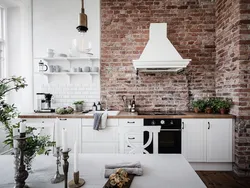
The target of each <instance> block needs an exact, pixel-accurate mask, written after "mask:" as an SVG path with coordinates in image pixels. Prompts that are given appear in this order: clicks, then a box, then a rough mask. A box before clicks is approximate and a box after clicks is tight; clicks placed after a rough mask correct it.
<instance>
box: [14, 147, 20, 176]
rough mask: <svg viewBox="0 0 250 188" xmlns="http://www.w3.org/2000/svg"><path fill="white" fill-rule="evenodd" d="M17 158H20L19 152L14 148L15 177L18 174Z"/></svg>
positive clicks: (18, 161)
mask: <svg viewBox="0 0 250 188" xmlns="http://www.w3.org/2000/svg"><path fill="white" fill-rule="evenodd" d="M19 156H20V150H19V149H18V148H14V166H15V175H16V174H17V172H18V167H19V163H20V160H19Z"/></svg>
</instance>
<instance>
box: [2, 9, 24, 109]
mask: <svg viewBox="0 0 250 188" xmlns="http://www.w3.org/2000/svg"><path fill="white" fill-rule="evenodd" d="M20 17H21V12H20V8H19V7H10V8H8V9H7V39H6V40H7V42H8V48H7V52H8V54H7V56H8V61H7V67H8V70H7V75H8V76H12V75H16V76H20V74H21V72H20V70H22V63H21V61H20V59H21V20H20ZM8 99H9V100H8V102H9V103H15V105H16V107H17V108H18V109H20V108H21V101H22V100H21V95H20V93H19V94H18V93H17V92H11V93H10V95H9V98H8Z"/></svg>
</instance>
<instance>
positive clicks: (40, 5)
mask: <svg viewBox="0 0 250 188" xmlns="http://www.w3.org/2000/svg"><path fill="white" fill-rule="evenodd" d="M84 2H85V12H86V14H87V16H88V28H89V30H88V32H87V34H86V40H89V41H91V42H92V47H93V52H94V54H95V55H96V56H99V54H100V0H85V1H84ZM80 8H81V0H34V2H33V29H34V57H43V56H46V55H47V53H46V50H47V48H52V49H55V51H56V52H57V53H66V54H67V53H68V49H69V48H70V47H71V44H72V40H73V39H74V38H76V37H77V36H78V35H79V33H78V32H77V30H76V27H77V26H78V14H79V13H80Z"/></svg>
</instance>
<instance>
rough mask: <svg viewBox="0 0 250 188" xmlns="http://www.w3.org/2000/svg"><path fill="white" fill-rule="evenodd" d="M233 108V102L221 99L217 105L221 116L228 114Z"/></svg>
mask: <svg viewBox="0 0 250 188" xmlns="http://www.w3.org/2000/svg"><path fill="white" fill-rule="evenodd" d="M231 106H232V100H230V99H221V100H220V101H219V102H218V104H217V109H218V110H219V112H220V113H221V114H227V113H228V112H229V109H230V107H231Z"/></svg>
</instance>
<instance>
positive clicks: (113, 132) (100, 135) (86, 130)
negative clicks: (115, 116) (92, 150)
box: [81, 126, 118, 142]
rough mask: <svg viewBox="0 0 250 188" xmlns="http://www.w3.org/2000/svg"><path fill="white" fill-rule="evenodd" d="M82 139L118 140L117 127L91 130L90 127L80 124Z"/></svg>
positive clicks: (96, 140) (97, 140)
mask: <svg viewBox="0 0 250 188" xmlns="http://www.w3.org/2000/svg"><path fill="white" fill-rule="evenodd" d="M81 139H82V141H88V142H103V141H104V142H105V141H106V142H112V141H118V128H116V127H106V128H105V129H103V130H99V131H96V130H93V128H92V127H83V126H82V138H81Z"/></svg>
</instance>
